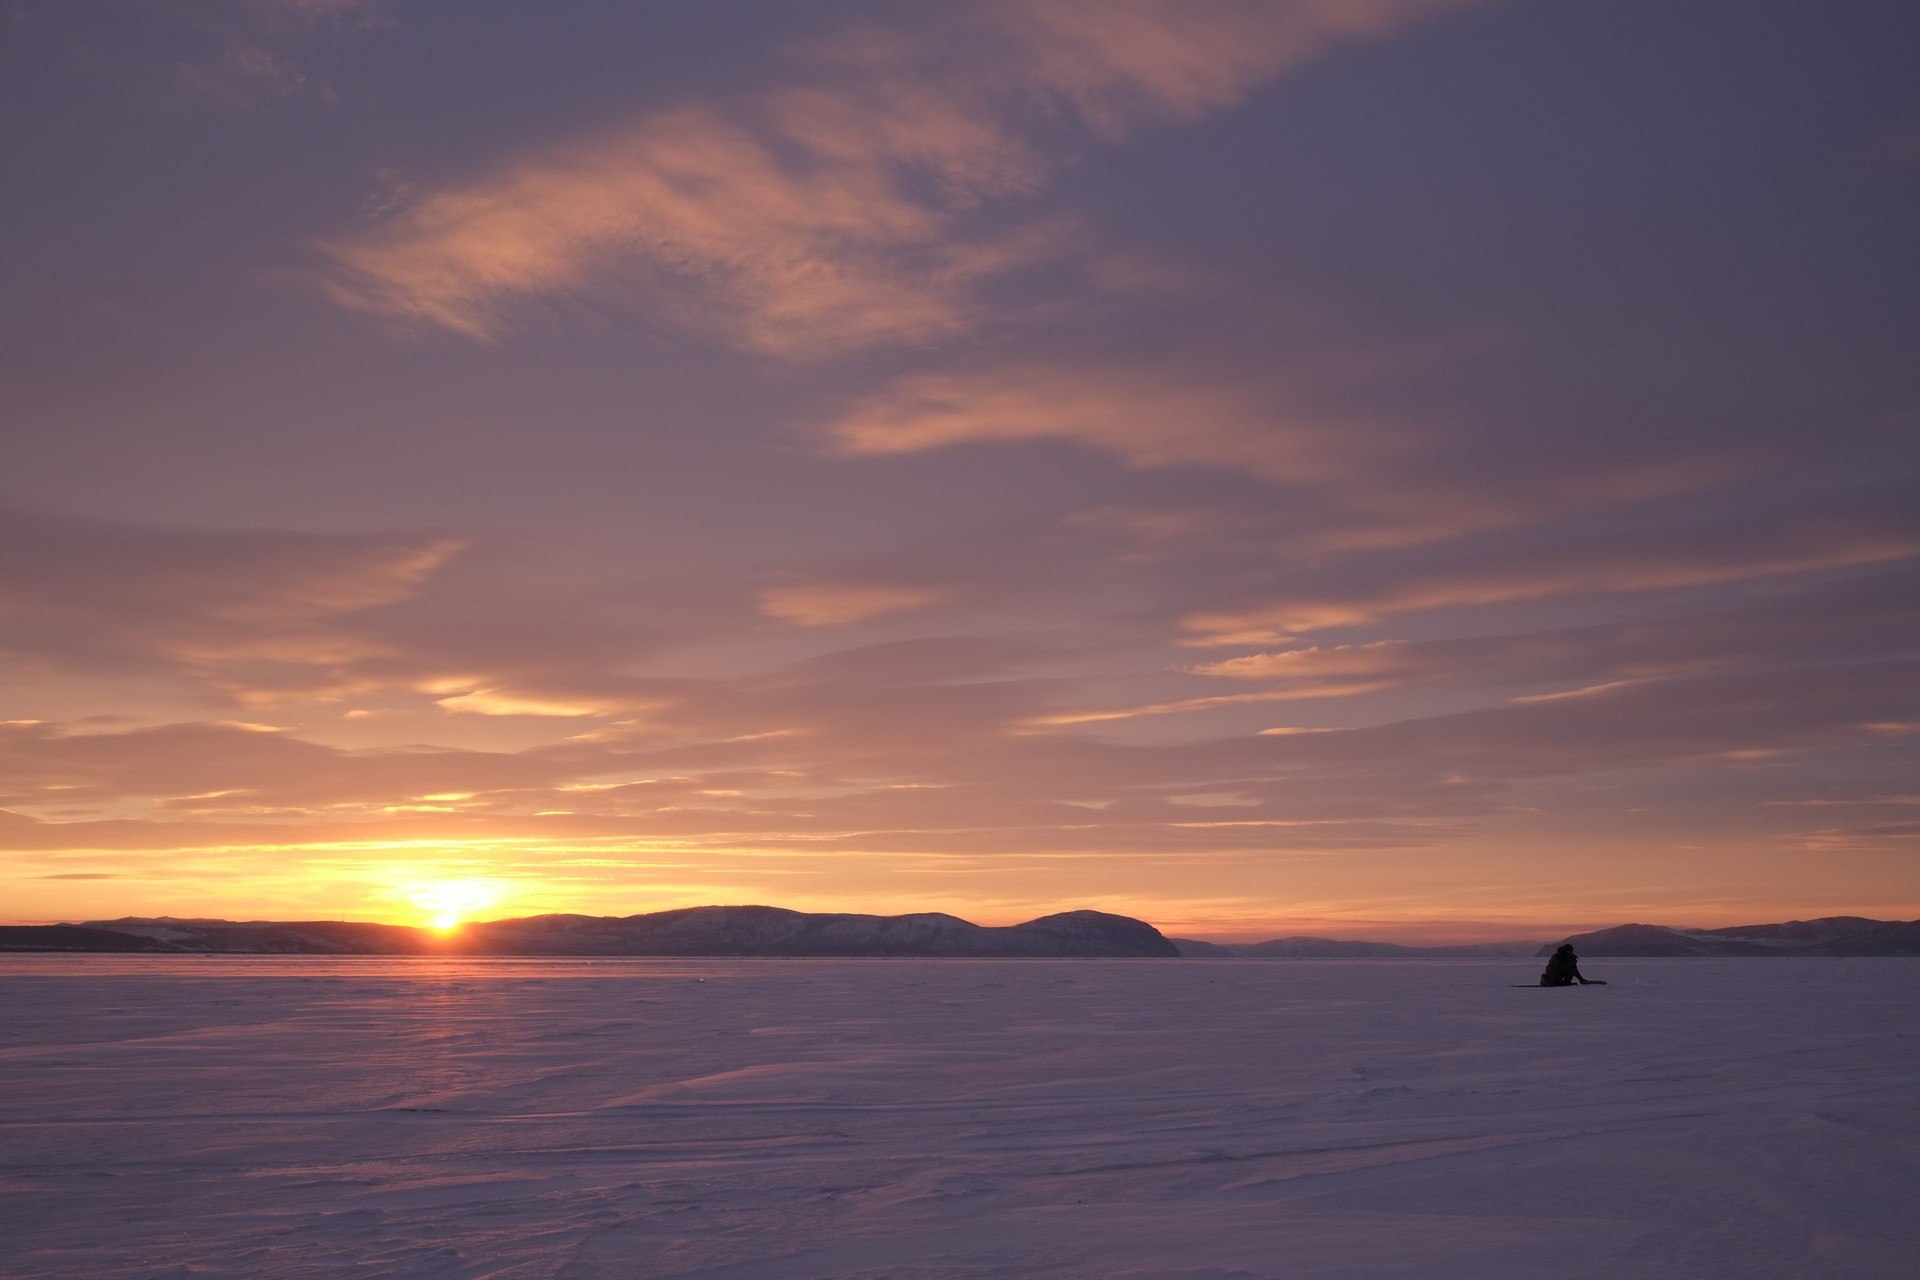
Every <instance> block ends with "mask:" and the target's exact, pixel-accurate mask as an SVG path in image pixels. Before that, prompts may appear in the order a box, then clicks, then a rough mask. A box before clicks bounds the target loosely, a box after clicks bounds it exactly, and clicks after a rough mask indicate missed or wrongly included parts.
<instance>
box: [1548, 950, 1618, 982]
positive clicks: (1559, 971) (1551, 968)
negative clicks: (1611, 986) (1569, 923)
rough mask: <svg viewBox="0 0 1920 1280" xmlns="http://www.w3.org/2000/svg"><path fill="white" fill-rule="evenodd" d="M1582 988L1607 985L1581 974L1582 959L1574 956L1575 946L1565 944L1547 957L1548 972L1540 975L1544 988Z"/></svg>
mask: <svg viewBox="0 0 1920 1280" xmlns="http://www.w3.org/2000/svg"><path fill="white" fill-rule="evenodd" d="M1576 982H1577V983H1579V984H1580V985H1582V986H1586V985H1588V984H1592V985H1594V986H1600V987H1604V986H1606V985H1607V984H1606V983H1604V982H1602V981H1601V980H1600V979H1598V978H1589V977H1587V976H1586V975H1585V974H1583V973H1581V972H1580V957H1579V956H1577V955H1575V954H1573V944H1572V943H1571V942H1563V943H1561V944H1560V949H1559V950H1558V951H1555V952H1554V953H1553V954H1552V955H1550V956H1548V957H1547V970H1546V972H1545V973H1543V974H1541V975H1540V985H1541V986H1543V987H1570V986H1572V985H1573V984H1574V983H1576Z"/></svg>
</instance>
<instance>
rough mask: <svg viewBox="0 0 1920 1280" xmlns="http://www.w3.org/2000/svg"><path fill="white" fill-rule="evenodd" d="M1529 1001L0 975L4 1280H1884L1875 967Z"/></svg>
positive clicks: (1206, 967) (1436, 994)
mask: <svg viewBox="0 0 1920 1280" xmlns="http://www.w3.org/2000/svg"><path fill="white" fill-rule="evenodd" d="M1535 967H1536V966H1535V965H1534V964H1533V963H1532V962H1519V963H1516V962H1514V961H1337V960H1327V961H1292V962H1281V961H1214V962H1194V961H1178V960H1173V961H1156V960H1122V961H1099V960H1090V961H1071V960H1068V961H1031V960H855V961H847V960H807V961H778V960H755V961H728V960H664V961H663V960H597V961H578V960H535V961H510V960H494V961H473V960H451V961H435V960H425V959H410V960H387V959H363V960H334V959H313V958H298V959H278V958H265V959H230V958H172V957H168V958H145V957H143V958H137V959H130V958H123V957H117V956H92V957H84V958H75V957H37V956H36V957H9V958H7V959H5V960H3V961H0V1030H3V1034H4V1039H0V1274H4V1275H6V1276H8V1277H20V1278H23V1280H24V1278H27V1277H51V1276H58V1277H83V1276H84V1277H89V1278H95V1277H101V1278H104V1277H135V1276H137V1277H173V1276H181V1277H185V1276H193V1277H226V1276H232V1277H241V1276H247V1277H253V1276H266V1277H274V1276H328V1277H334V1276H344V1275H349V1274H351V1275H354V1276H408V1277H476V1278H477V1277H493V1278H499V1280H507V1278H518V1277H621V1278H623V1280H626V1278H638V1280H650V1278H652V1277H671V1276H699V1277H705V1278H708V1280H825V1278H827V1277H832V1278H833V1280H878V1278H879V1277H900V1278H902V1280H906V1278H911V1280H935V1278H936V1277H1022V1278H1026V1277H1037V1278H1052V1277H1090V1278H1091V1277H1098V1278H1099V1280H1114V1278H1119V1277H1183V1278H1185V1280H1227V1278H1228V1277H1242V1276H1253V1277H1283V1276H1284V1277H1311V1278H1318V1277H1367V1278H1369V1280H1373V1278H1376V1277H1394V1276H1423V1277H1462V1278H1471V1280H1494V1278H1500V1277H1526V1278H1527V1280H1539V1277H1542V1276H1551V1277H1555V1280H1569V1278H1572V1280H1580V1278H1583V1277H1606V1278H1607V1280H1619V1278H1620V1277H1626V1276H1657V1277H1721V1276H1724V1277H1740V1278H1742V1280H1757V1278H1760V1277H1795V1278H1796V1280H1806V1278H1807V1277H1824V1276H1858V1277H1875V1278H1878V1277H1890V1276H1901V1275H1908V1274H1911V1272H1910V1271H1909V1270H1908V1267H1909V1266H1910V1265H1911V1264H1912V1261H1913V1258H1914V1257H1915V1256H1916V1250H1920V1214H1915V1213H1914V1212H1913V1209H1914V1201H1913V1195H1914V1188H1915V1187H1916V1186H1920V997H1917V996H1916V994H1915V988H1914V984H1913V980H1914V978H1915V977H1920V970H1916V968H1915V967H1914V963H1913V962H1912V961H1908V960H1899V959H1868V960H1859V959H1854V960H1836V959H1829V960H1816V959H1807V960H1699V959H1688V960H1613V961H1608V962H1606V964H1605V968H1604V972H1599V973H1597V975H1596V976H1603V977H1606V978H1609V979H1611V980H1612V983H1611V985H1609V986H1605V987H1584V988H1572V989H1566V990H1542V989H1538V988H1533V989H1526V990H1518V989H1515V988H1514V987H1512V986H1511V985H1509V984H1511V983H1516V982H1520V983H1524V982H1530V981H1532V979H1533V978H1534V976H1535V975H1534V969H1535ZM1593 967H1595V968H1596V969H1597V968H1598V966H1593Z"/></svg>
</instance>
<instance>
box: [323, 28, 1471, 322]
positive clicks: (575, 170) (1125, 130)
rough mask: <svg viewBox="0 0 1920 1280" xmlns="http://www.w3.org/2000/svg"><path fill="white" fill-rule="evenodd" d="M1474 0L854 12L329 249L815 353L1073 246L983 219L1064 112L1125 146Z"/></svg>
mask: <svg viewBox="0 0 1920 1280" xmlns="http://www.w3.org/2000/svg"><path fill="white" fill-rule="evenodd" d="M1458 7H1461V0H1302V2H1301V3H1297V4H1291V5H1287V6H1274V5H1267V4H1254V3H1242V2H1241V0H1203V2H1202V3H1189V4H1174V3H1169V2H1168V0H1127V2H1124V3H1092V2H1090V0H1047V2H1045V3H1040V4H1003V3H993V2H988V3H979V4H972V5H966V6H961V7H959V8H956V9H954V10H952V11H950V12H947V13H944V14H939V15H932V16H929V15H926V14H922V16H923V17H926V18H927V19H928V22H929V23H930V25H928V26H923V27H921V28H918V29H909V28H907V27H905V26H903V25H897V24H896V25H882V24H873V23H868V24H864V25H861V24H856V25H854V26H851V27H849V28H848V29H846V30H844V31H842V32H841V33H839V37H838V38H836V39H831V40H825V39H823V40H821V41H818V42H817V43H816V44H815V45H814V47H813V48H811V49H809V50H806V51H802V52H801V54H800V56H798V57H796V58H795V59H794V60H793V62H792V63H791V64H790V65H789V66H788V68H787V69H786V70H785V72H783V75H784V76H785V77H786V81H785V83H782V84H779V85H776V86H773V87H769V88H767V89H764V90H762V91H759V92H755V93H748V94H743V95H739V96H738V97H736V98H734V99H729V100H715V101H696V102H688V103H684V104H682V105H680V106H678V107H675V108H671V109H665V110H659V111H655V112H652V113H650V114H647V115H645V116H643V117H642V118H640V119H638V120H634V121H629V122H626V123H624V124H617V125H611V126H608V127H605V128H603V129H601V130H599V131H598V132H596V133H593V134H591V135H589V136H584V137H578V138H575V139H573V140H571V141H566V142H562V143H557V144H555V145H552V146H549V147H546V148H542V149H537V150H534V151H532V152H530V153H527V154H525V155H522V156H521V157H519V158H517V159H513V160H509V161H506V162H504V163H503V164H502V165H501V166H500V167H499V168H497V169H495V170H494V171H493V172H491V173H488V174H485V175H483V176H481V177H479V178H476V179H473V180H471V181H467V182H461V183H453V184H448V185H445V186H443V187H440V188H438V189H436V190H431V191H428V192H427V193H425V194H424V195H422V196H420V197H419V198H417V199H415V200H413V201H411V202H409V203H407V204H405V205H404V206H403V207H401V208H399V209H398V210H397V211H396V212H394V213H393V214H392V215H391V216H390V217H389V218H388V219H387V220H386V221H385V222H383V223H382V224H380V225H378V226H376V227H373V228H371V229H369V230H367V231H364V232H360V233H357V234H352V235H346V236H340V237H336V238H334V239H332V240H330V241H328V242H327V243H326V244H325V245H323V246H322V248H323V250H324V252H325V254H326V256H327V257H328V259H329V260H330V261H331V264H332V270H331V271H330V273H329V274H328V275H327V277H326V286H327V288H328V290H329V291H330V292H331V294H332V296H333V297H334V298H335V299H336V300H338V301H340V302H341V303H344V304H346V305H349V306H353V307H358V308H362V309H365V310H369V311H373V312H376V313H380V314H383V315H387V316H391V317H395V318H398V319H401V320H405V321H409V322H415V323H419V324H424V325H428V326H433V327H438V328H442V329H447V330H451V331H454V332H456V333H461V334H464V335H467V336H469V337H474V338H487V337H490V336H492V335H494V334H497V333H498V332H499V331H500V330H501V328H502V327H503V326H504V325H505V324H506V323H507V321H508V317H509V316H510V314H511V312H512V309H513V307H514V306H515V305H516V304H517V303H519V302H520V301H522V300H525V299H527V298H532V297H539V296H544V295H551V294H565V293H571V292H576V291H587V292H594V291H596V290H598V291H599V292H601V293H605V292H606V288H605V285H606V282H607V281H609V280H614V281H617V285H616V287H615V289H614V291H615V292H618V293H622V294H627V295H635V294H637V295H639V296H641V297H642V298H643V299H645V302H644V303H643V305H647V306H649V307H650V308H651V309H653V310H656V311H664V312H665V313H666V314H667V315H668V316H669V317H671V318H672V319H674V320H675V321H676V322H679V323H682V324H687V325H690V326H692V327H695V328H704V329H708V330H717V331H719V332H721V333H722V334H724V335H726V336H727V337H729V338H730V339H731V340H733V341H735V342H737V343H739V344H740V345H743V346H745V347H747V348H749V349H752V350H755V351H759V352H763V353H767V354H772V355H777V356H786V357H798V358H807V357H817V356H822V355H830V354H834V353H837V352H844V351H850V350H857V349H860V348H864V347H870V346H876V345H885V344H895V343H902V342H906V343H913V342H921V341H926V340H929V339H932V338H935V337H942V336H948V335H952V334H955V333H959V332H961V331H963V330H966V329H969V328H972V327H975V326H976V325H978V324H980V323H982V322H984V321H985V320H986V319H987V318H988V316H989V315H990V311H989V309H987V308H986V306H985V304H983V303H982V302H981V300H980V299H979V298H978V297H977V296H975V292H974V291H975V287H976V286H978V285H979V284H981V283H983V282H985V281H987V280H989V279H991V278H992V277H994V276H996V275H999V274H1002V273H1005V272H1007V271H1009V270H1012V269H1015V268H1019V267H1022V266H1027V265H1031V264H1032V263H1034V262H1037V261H1039V260H1042V259H1044V258H1046V257H1051V256H1055V255H1056V254H1058V253H1059V252H1060V248H1061V246H1060V243H1059V240H1058V237H1057V236H1056V235H1054V234H1050V233H1049V231H1048V228H1047V224H1046V223H1045V222H1044V220H1043V221H1040V222H1029V223H1028V224H1026V225H1024V226H1015V227H1013V228H1012V229H1011V230H1008V229H1005V228H1004V227H1002V228H996V227H994V226H992V225H991V224H989V223H986V222H982V221H981V220H978V219H975V218H972V217H971V216H970V215H972V214H973V213H974V212H975V211H976V210H978V209H979V208H980V207H981V206H982V205H983V204H984V203H989V202H995V201H1001V202H1004V201H1007V200H1010V199H1012V198H1015V197H1019V196H1022V195H1026V194H1030V193H1032V192H1033V191H1035V190H1036V189H1037V188H1038V187H1040V186H1041V185H1042V184H1044V183H1045V181H1046V180H1047V178H1048V176H1049V174H1050V173H1052V172H1053V171H1055V170H1057V168H1058V167H1059V166H1060V165H1061V164H1062V163H1064V158H1063V156H1062V154H1061V150H1060V148H1059V146H1058V144H1052V145H1049V144H1048V143H1046V142H1043V141H1042V137H1043V135H1044V134H1045V133H1046V129H1045V128H1035V127H1034V126H1035V122H1036V120H1037V121H1038V122H1040V123H1043V124H1044V123H1046V122H1047V117H1048V116H1049V115H1051V116H1053V117H1055V119H1056V120H1057V118H1058V117H1059V116H1060V115H1062V114H1064V115H1065V116H1066V117H1068V118H1071V119H1073V120H1075V121H1077V122H1078V123H1079V125H1080V127H1082V128H1083V129H1086V130H1089V131H1091V132H1092V133H1093V134H1094V135H1095V136H1097V137H1099V138H1101V139H1104V140H1106V141H1108V142H1113V141H1117V140H1119V139H1121V138H1123V137H1125V136H1126V135H1127V134H1129V133H1130V132H1132V131H1133V130H1135V129H1137V128H1139V127H1141V126H1142V125H1144V124H1146V123H1148V122H1151V121H1154V120H1168V119H1181V118H1191V117H1194V116H1197V115H1201V114H1204V113H1206V112H1209V111H1213V110H1217V109H1219V108H1221V107H1224V106H1226V105H1228V104H1230V103H1232V102H1233V101H1235V100H1237V99H1238V98H1239V97H1240V96H1241V95H1243V94H1245V93H1246V92H1247V91H1248V90H1249V89H1251V88H1252V87H1253V86H1255V85H1257V84H1258V83H1260V82H1261V81H1263V80H1265V79H1268V78H1270V77H1272V76H1274V75H1277V74H1280V73H1282V72H1284V71H1285V70H1287V69H1288V68H1290V67H1292V66H1295V65H1297V64H1299V63H1301V62H1303V61H1306V60H1308V59H1310V58H1312V57H1314V56H1316V55H1318V54H1319V53H1321V52H1323V51H1325V50H1326V49H1328V48H1330V47H1332V46H1334V45H1337V44H1339V43H1342V42H1347V41H1353V40H1362V39H1372V38H1379V37H1382V36H1385V35H1387V34H1390V33H1391V32H1392V31H1394V30H1397V29H1398V28H1400V27H1401V26H1404V25H1405V24H1407V23H1410V22H1414V21H1417V20H1419V19H1422V18H1425V17H1429V16H1431V15H1433V14H1435V13H1439V12H1443V11H1446V10H1449V9H1454V8H1458Z"/></svg>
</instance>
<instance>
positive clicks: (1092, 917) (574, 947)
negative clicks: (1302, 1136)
mask: <svg viewBox="0 0 1920 1280" xmlns="http://www.w3.org/2000/svg"><path fill="white" fill-rule="evenodd" d="M9 934H10V935H11V936H8V937H0V950H6V951H28V950H35V951H38V950H67V951H81V950H89V951H170V952H176V953H179V952H189V953H194V954H226V955H479V956H821V957H826V956H849V957H852V956H874V957H880V956H903V957H904V956H979V957H989V956H998V957H1020V956H1027V957H1034V958H1050V957H1063V958H1064V957H1110V958H1127V957H1142V958H1145V957H1162V958H1176V957H1178V956H1179V954H1180V952H1179V950H1178V949H1177V948H1176V947H1175V946H1174V945H1173V943H1171V942H1169V941H1168V940H1167V939H1166V938H1165V937H1163V936H1162V935H1161V933H1160V931H1159V930H1158V929H1155V928H1154V927H1153V926H1152V925H1150V924H1147V923H1146V922H1144V921H1141V920H1135V919H1132V918H1131V917H1128V916H1117V915H1109V914H1107V913H1105V912H1100V911H1067V912H1062V913H1060V914H1057V915H1050V916H1042V917H1041V918H1039V919H1037V920H1029V921H1027V922H1026V923H1025V924H1018V925H1010V926H1006V927H998V928H996V927H987V926H982V925H977V924H972V923H970V922H968V921H966V920H962V919H960V918H959V917H958V916H950V915H942V914H939V913H933V912H929V913H922V914H916V915H904V916H870V915H854V914H847V913H821V914H811V913H808V912H802V911H789V910H786V909H785V908H782V907H758V906H746V907H685V908H681V909H679V910H675V911H656V912H652V913H649V914H645V915H634V916H585V915H546V916H529V917H526V918H524V919H517V920H492V921H485V922H476V923H473V924H468V925H465V926H463V927H461V928H459V929H457V930H454V931H452V932H449V933H444V934H443V933H437V932H435V931H433V930H429V929H417V928H412V927H410V926H407V925H390V924H363V923H356V922H352V921H344V920H306V921H291V922H289V921H273V920H249V921H230V920H181V919H173V918H168V917H159V918H134V917H128V918H125V919H120V920H96V921H89V922H88V923H87V925H85V926H75V925H40V926H16V927H13V928H12V929H10V930H9ZM82 935H86V936H82ZM87 937H91V938H92V939H93V945H83V944H85V943H86V941H87Z"/></svg>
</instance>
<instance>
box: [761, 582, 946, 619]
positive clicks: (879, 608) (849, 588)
mask: <svg viewBox="0 0 1920 1280" xmlns="http://www.w3.org/2000/svg"><path fill="white" fill-rule="evenodd" d="M951 595H952V592H951V591H948V590H946V589H944V588H940V587H902V586H882V585H878V584H865V583H836V582H814V583H795V584H793V585H790V586H781V587H769V588H767V589H766V590H765V591H763V592H761V593H760V612H762V613H764V614H766V615H767V616H768V617H769V618H778V619H780V620H781V621H783V622H791V623H794V624H796V625H798V626H802V627H841V626H846V625H847V624H849V623H854V622H865V621H866V620H867V619H869V618H877V617H880V616H882V615H883V614H889V613H899V612H902V611H904V610H908V609H920V608H924V607H926V606H927V605H930V604H938V603H939V602H940V601H942V600H945V599H947V598H948V597H949V596H951Z"/></svg>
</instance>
